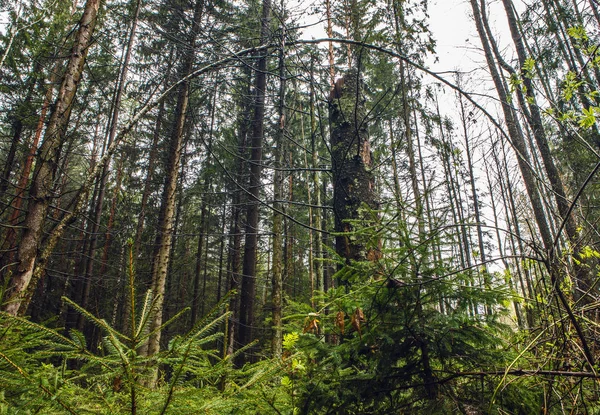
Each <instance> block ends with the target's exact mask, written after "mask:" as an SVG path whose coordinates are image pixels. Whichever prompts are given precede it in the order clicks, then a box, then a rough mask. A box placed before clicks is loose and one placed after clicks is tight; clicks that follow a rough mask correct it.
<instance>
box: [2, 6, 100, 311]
mask: <svg viewBox="0 0 600 415" xmlns="http://www.w3.org/2000/svg"><path fill="white" fill-rule="evenodd" d="M99 4H100V2H99V0H87V2H86V4H85V7H84V11H83V15H82V17H81V20H80V22H79V29H78V31H77V34H76V36H75V44H74V45H73V49H72V50H71V55H70V58H69V62H68V64H67V67H66V70H65V74H64V76H63V79H62V82H61V86H60V89H59V93H58V97H57V99H56V102H55V105H54V107H53V110H52V114H51V115H50V120H49V122H48V126H47V128H46V133H45V134H44V140H43V143H42V146H41V148H40V150H39V153H38V157H37V163H36V167H35V172H34V179H33V183H32V185H31V189H30V192H29V194H30V201H29V205H28V209H27V216H26V217H25V231H24V232H23V236H22V238H21V241H20V243H19V249H18V252H17V261H18V262H19V265H18V266H17V269H16V270H15V273H14V274H13V277H12V278H11V281H10V292H9V294H8V298H7V301H6V305H5V306H4V310H5V311H6V312H8V313H10V314H13V315H16V314H17V312H18V311H19V308H20V306H21V302H22V295H23V293H24V292H25V291H26V290H27V288H28V287H29V283H30V281H31V278H32V276H33V271H34V267H35V262H36V259H37V256H38V250H39V248H40V238H41V235H42V231H43V228H44V224H45V221H46V215H47V213H48V206H49V205H50V200H51V199H52V197H53V194H52V186H53V183H54V179H55V178H56V171H57V164H58V161H59V159H60V153H61V152H60V150H61V148H62V145H63V143H64V135H65V130H66V127H67V124H68V122H69V116H70V114H71V109H72V107H73V102H74V99H75V95H76V92H77V86H78V85H79V81H80V79H81V74H82V73H83V67H84V63H85V59H86V57H87V53H88V50H89V47H90V45H91V42H92V34H93V31H94V26H95V24H96V17H97V14H98V7H99Z"/></svg>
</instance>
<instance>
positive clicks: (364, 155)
mask: <svg viewBox="0 0 600 415" xmlns="http://www.w3.org/2000/svg"><path fill="white" fill-rule="evenodd" d="M363 88H364V86H363V81H362V77H361V76H360V74H359V73H358V71H356V70H350V71H348V73H346V75H344V77H343V78H342V79H340V80H338V81H336V85H335V86H334V88H333V89H332V91H331V94H330V98H331V99H330V107H329V119H330V122H331V161H332V175H333V211H334V214H335V231H336V232H339V233H340V234H339V235H337V236H336V238H335V249H336V252H337V253H338V255H339V256H340V257H341V258H344V259H345V260H346V261H347V262H348V263H350V262H351V261H364V260H367V259H371V258H370V257H371V256H372V255H374V256H378V255H379V254H378V253H377V252H375V251H376V250H375V249H372V247H368V246H367V241H365V240H364V238H362V237H359V236H357V235H356V234H354V233H355V232H356V231H357V230H358V229H357V226H356V223H352V222H351V221H356V220H362V221H364V222H365V224H369V223H372V222H373V218H371V217H370V215H371V213H370V212H366V211H361V208H362V207H363V206H362V205H363V204H364V205H366V206H367V207H369V208H371V209H377V201H376V195H375V188H374V187H375V184H374V179H373V173H372V172H371V165H372V160H371V146H370V143H369V139H368V136H367V122H366V106H365V98H364V96H363Z"/></svg>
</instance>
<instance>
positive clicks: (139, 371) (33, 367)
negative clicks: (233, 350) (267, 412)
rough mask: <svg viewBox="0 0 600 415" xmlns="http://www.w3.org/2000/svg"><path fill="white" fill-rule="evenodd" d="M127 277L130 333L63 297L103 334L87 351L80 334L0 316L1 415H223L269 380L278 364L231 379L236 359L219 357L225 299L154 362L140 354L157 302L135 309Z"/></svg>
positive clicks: (146, 302) (146, 301) (147, 301)
mask: <svg viewBox="0 0 600 415" xmlns="http://www.w3.org/2000/svg"><path fill="white" fill-rule="evenodd" d="M130 271H131V274H130V287H129V288H130V292H131V299H132V301H131V307H130V310H134V311H133V312H130V314H129V315H128V316H127V318H128V319H129V322H130V334H126V333H124V332H119V331H117V330H116V329H115V328H113V327H111V326H110V325H109V324H108V323H107V322H106V321H105V320H104V319H101V318H98V317H96V316H94V315H93V314H91V313H90V312H89V311H88V310H85V309H83V308H81V307H80V306H79V305H77V304H76V303H74V302H73V301H71V300H69V299H68V298H64V301H65V302H66V303H68V304H69V305H70V306H71V307H73V308H74V309H76V310H77V311H78V312H79V313H81V314H82V315H83V316H84V317H85V318H86V319H87V320H88V321H90V322H91V323H92V324H94V325H95V326H96V327H98V328H99V329H100V330H101V331H102V332H103V337H102V343H101V345H100V347H99V348H98V349H97V350H91V349H90V348H89V346H88V344H87V340H86V338H85V337H84V335H83V334H82V333H81V332H79V331H77V330H70V331H69V332H68V335H67V336H65V335H62V334H60V333H59V332H58V331H57V330H53V329H49V328H47V327H45V326H44V325H41V324H36V323H33V322H31V321H29V320H27V319H24V318H20V317H14V316H11V315H8V314H5V313H2V314H0V328H2V332H1V333H0V345H1V346H0V390H2V391H3V394H2V395H1V397H0V413H17V412H18V413H44V414H54V413H57V414H58V413H65V412H68V413H106V414H119V413H132V414H134V413H160V414H167V413H171V414H186V413H187V414H193V413H198V411H200V410H202V409H201V408H204V409H203V410H204V412H206V413H215V414H217V413H218V414H221V413H228V412H226V411H225V409H224V407H230V409H231V412H230V413H235V411H236V410H237V409H234V408H236V407H239V402H238V400H239V396H240V395H241V394H244V393H246V392H245V391H246V390H247V389H250V388H253V387H256V385H258V384H259V383H261V382H265V381H266V380H267V379H272V378H273V372H274V371H276V370H278V366H277V365H269V364H262V365H261V366H258V367H250V368H248V369H245V370H244V371H238V372H235V374H233V372H232V364H231V362H232V360H233V358H234V357H235V355H234V356H227V357H225V358H221V357H220V354H221V353H220V351H219V350H218V349H215V346H216V345H218V340H220V339H221V338H222V333H221V332H219V331H218V329H219V327H220V326H222V324H223V322H224V321H225V320H226V319H228V318H229V317H230V313H229V312H223V309H224V307H225V304H227V303H228V301H229V296H226V297H224V298H223V300H222V301H221V302H220V303H219V304H218V305H217V306H216V307H215V308H214V309H213V310H212V312H210V313H209V314H207V315H206V316H205V318H204V319H202V320H201V321H200V322H199V323H198V324H197V325H196V326H195V327H194V328H193V329H192V330H190V331H189V332H187V333H186V334H184V335H180V336H176V337H174V338H173V339H171V341H170V342H169V344H168V347H167V348H166V350H164V351H161V352H160V353H158V354H156V355H154V356H144V355H143V354H141V353H140V350H141V348H142V347H143V344H144V342H145V341H146V340H147V339H148V337H149V336H150V335H151V333H150V332H149V330H148V326H149V321H148V314H149V310H150V309H151V308H152V307H153V306H154V299H153V298H152V295H151V293H150V292H149V293H148V294H147V295H146V297H145V299H144V301H143V303H142V304H141V307H140V309H139V310H138V309H137V307H136V304H135V300H134V299H135V290H134V288H133V287H134V278H133V273H132V270H131V268H130ZM185 311H186V310H184V312H185ZM182 313H183V312H180V313H178V314H176V315H175V317H173V318H171V319H170V320H169V321H168V322H167V323H165V324H164V325H163V326H162V327H161V328H160V329H161V330H162V329H164V327H166V326H168V325H169V324H171V323H172V322H173V321H175V320H176V319H177V318H179V317H180V316H181V315H182ZM136 316H138V317H137V318H136ZM241 351H242V350H240V351H238V352H237V353H240V352H241ZM155 369H160V380H159V382H158V384H157V385H156V387H154V386H153V385H152V382H149V379H148V376H151V374H152V373H153V372H154V371H155ZM147 385H150V386H151V387H148V386H147ZM239 385H241V386H239ZM215 399H218V400H219V403H218V404H216V403H215V402H214V400H215ZM213 407H218V408H220V409H218V410H216V409H211V408H213ZM248 413H249V412H248Z"/></svg>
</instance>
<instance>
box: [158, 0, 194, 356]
mask: <svg viewBox="0 0 600 415" xmlns="http://www.w3.org/2000/svg"><path fill="white" fill-rule="evenodd" d="M203 11H204V0H197V1H196V5H195V8H194V17H193V23H192V28H191V34H190V40H189V43H188V45H187V52H186V53H185V57H184V62H183V65H182V68H181V72H180V75H181V77H182V78H183V77H185V76H187V75H189V74H190V73H191V72H192V69H193V67H194V57H195V53H194V52H195V47H196V38H197V36H198V34H199V33H200V22H201V19H202V13H203ZM189 93H190V81H189V80H186V81H183V82H182V83H181V84H180V86H179V91H178V95H177V105H176V108H175V118H174V125H173V129H172V134H171V137H170V139H169V143H168V159H167V163H166V166H165V167H166V168H165V172H166V177H165V186H164V189H163V194H162V201H161V214H160V216H159V217H160V218H161V220H160V222H159V225H158V227H159V231H158V235H157V244H156V245H157V252H156V255H155V257H154V261H153V264H152V292H153V294H154V296H155V298H156V300H155V304H154V309H153V310H152V314H151V320H150V327H149V329H150V332H151V333H153V334H152V335H151V336H150V338H149V339H148V350H147V355H148V356H152V355H154V354H156V353H158V351H159V350H160V338H161V330H159V329H160V326H161V325H162V323H163V304H164V297H165V284H166V281H167V273H168V268H169V262H170V259H171V258H170V253H171V244H172V239H173V225H174V219H175V203H176V199H177V197H176V195H177V182H178V180H177V179H178V175H179V166H180V161H181V154H182V152H183V136H184V126H185V120H186V114H187V109H188V103H189Z"/></svg>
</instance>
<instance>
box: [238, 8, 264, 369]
mask: <svg viewBox="0 0 600 415" xmlns="http://www.w3.org/2000/svg"><path fill="white" fill-rule="evenodd" d="M270 16H271V0H263V3H262V18H261V28H260V43H261V45H264V44H266V43H267V41H268V38H269V21H270ZM266 72H267V56H266V53H265V52H261V54H260V55H259V57H258V63H257V68H256V80H255V97H254V115H253V117H252V127H251V135H252V136H251V142H250V147H251V156H250V185H249V190H248V191H249V193H250V200H249V201H248V208H247V210H246V235H245V245H244V261H243V268H242V287H241V291H240V318H239V321H240V325H239V328H238V333H237V334H238V343H239V344H240V346H245V345H247V344H249V343H250V342H251V341H252V335H253V330H252V329H253V327H252V326H253V324H254V296H255V292H256V276H257V274H256V261H257V256H256V254H257V247H258V230H259V206H260V204H259V197H260V187H261V171H262V167H261V163H262V143H263V136H264V118H265V91H266V86H267V73H266ZM248 357H249V355H245V356H240V361H239V362H240V363H243V362H246V361H248Z"/></svg>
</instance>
